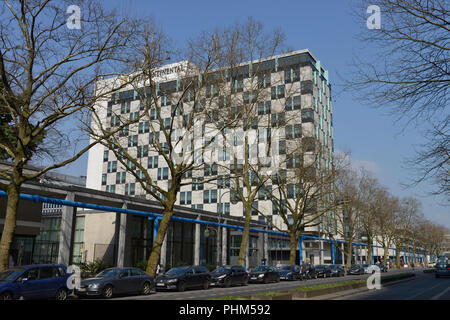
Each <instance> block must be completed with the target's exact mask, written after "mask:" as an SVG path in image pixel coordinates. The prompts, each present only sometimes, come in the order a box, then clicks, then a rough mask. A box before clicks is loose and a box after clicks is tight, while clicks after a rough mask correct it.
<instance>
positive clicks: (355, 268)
mask: <svg viewBox="0 0 450 320" xmlns="http://www.w3.org/2000/svg"><path fill="white" fill-rule="evenodd" d="M347 274H350V275H355V274H364V267H363V265H362V264H354V265H352V266H351V267H350V269H349V270H348V271H347Z"/></svg>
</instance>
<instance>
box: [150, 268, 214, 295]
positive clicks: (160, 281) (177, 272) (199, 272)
mask: <svg viewBox="0 0 450 320" xmlns="http://www.w3.org/2000/svg"><path fill="white" fill-rule="evenodd" d="M210 283H211V275H210V273H209V270H208V269H207V268H206V267H201V266H187V267H176V268H172V269H170V270H169V271H167V272H166V273H165V274H163V275H161V276H159V277H158V278H156V281H155V287H156V289H157V290H161V289H162V290H164V289H168V290H178V291H180V292H181V291H184V290H186V289H188V288H203V289H205V290H206V289H208V288H209V285H210Z"/></svg>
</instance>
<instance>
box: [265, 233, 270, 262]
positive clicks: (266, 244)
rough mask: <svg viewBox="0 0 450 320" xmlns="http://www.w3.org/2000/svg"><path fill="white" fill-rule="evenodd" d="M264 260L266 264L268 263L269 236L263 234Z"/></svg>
mask: <svg viewBox="0 0 450 320" xmlns="http://www.w3.org/2000/svg"><path fill="white" fill-rule="evenodd" d="M264 259H266V264H268V263H269V234H268V233H264Z"/></svg>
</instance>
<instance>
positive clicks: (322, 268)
mask: <svg viewBox="0 0 450 320" xmlns="http://www.w3.org/2000/svg"><path fill="white" fill-rule="evenodd" d="M314 269H315V271H316V274H317V277H318V278H328V277H331V269H330V267H329V266H327V265H324V264H321V265H318V266H315V268H314Z"/></svg>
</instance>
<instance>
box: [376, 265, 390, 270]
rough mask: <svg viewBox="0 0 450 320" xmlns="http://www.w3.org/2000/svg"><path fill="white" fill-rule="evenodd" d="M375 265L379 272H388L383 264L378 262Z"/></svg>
mask: <svg viewBox="0 0 450 320" xmlns="http://www.w3.org/2000/svg"><path fill="white" fill-rule="evenodd" d="M376 266H377V267H379V268H380V271H381V272H388V268H387V267H386V266H385V265H384V264H381V263H380V264H377V265H376Z"/></svg>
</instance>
